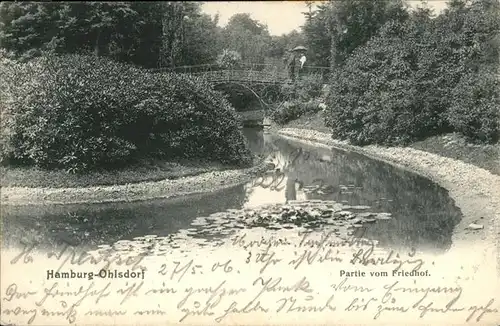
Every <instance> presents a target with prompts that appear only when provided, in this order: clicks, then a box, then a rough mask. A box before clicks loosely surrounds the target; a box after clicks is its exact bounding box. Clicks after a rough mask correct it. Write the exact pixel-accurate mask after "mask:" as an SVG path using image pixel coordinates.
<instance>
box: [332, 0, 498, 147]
mask: <svg viewBox="0 0 500 326" xmlns="http://www.w3.org/2000/svg"><path fill="white" fill-rule="evenodd" d="M453 6H454V7H452V8H451V9H450V10H449V11H446V12H445V14H444V15H442V16H440V17H438V18H436V19H435V20H433V19H430V17H429V15H428V12H426V11H425V10H420V11H417V12H416V13H414V14H413V15H412V16H411V17H410V18H409V19H408V20H407V21H405V22H399V21H389V22H388V23H386V24H385V25H384V26H383V27H382V28H381V30H380V32H379V33H378V34H377V35H376V36H375V37H373V38H372V39H371V40H370V41H369V42H368V43H367V44H366V45H365V46H363V47H361V48H358V49H357V50H356V51H354V53H353V55H352V56H351V57H349V58H348V59H347V60H346V62H345V64H344V65H343V66H342V67H340V68H339V69H337V71H336V72H334V76H333V78H332V80H331V89H330V93H329V96H328V98H327V105H328V107H329V112H328V114H327V117H326V121H325V122H326V125H327V126H328V127H329V128H331V130H332V133H333V136H334V137H335V138H340V139H348V140H350V141H351V142H352V143H354V144H358V145H365V144H371V143H378V144H386V145H395V144H408V143H410V142H412V141H415V140H418V139H422V138H426V137H428V136H432V135H437V134H442V133H445V132H451V131H458V132H460V133H462V134H464V135H466V136H468V137H469V138H471V139H473V140H477V141H481V142H492V141H496V140H497V139H498V107H499V106H498V86H497V85H498V83H497V82H496V81H495V76H494V74H485V73H483V71H488V70H493V71H496V65H498V53H499V52H498V44H497V45H495V43H494V42H492V41H493V39H494V35H496V34H497V33H498V31H500V20H498V19H491V17H492V15H494V13H495V12H496V11H494V10H493V9H491V8H492V7H489V6H490V4H489V2H488V1H487V0H484V1H475V2H474V3H473V4H472V5H471V6H469V7H466V6H461V5H460V4H459V3H458V2H457V3H455V4H454V5H453ZM490 9H491V10H490Z"/></svg>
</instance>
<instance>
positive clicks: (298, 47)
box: [292, 45, 307, 52]
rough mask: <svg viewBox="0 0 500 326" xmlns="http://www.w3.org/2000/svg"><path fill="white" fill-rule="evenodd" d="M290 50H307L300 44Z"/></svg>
mask: <svg viewBox="0 0 500 326" xmlns="http://www.w3.org/2000/svg"><path fill="white" fill-rule="evenodd" d="M292 51H294V52H295V51H307V48H306V47H305V46H302V45H299V46H296V47H294V48H293V49H292Z"/></svg>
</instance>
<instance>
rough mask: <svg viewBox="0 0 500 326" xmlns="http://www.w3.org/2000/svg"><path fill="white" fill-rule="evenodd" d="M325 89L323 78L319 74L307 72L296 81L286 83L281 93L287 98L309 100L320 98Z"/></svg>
mask: <svg viewBox="0 0 500 326" xmlns="http://www.w3.org/2000/svg"><path fill="white" fill-rule="evenodd" d="M322 91H323V79H322V77H321V75H319V74H307V75H303V76H301V77H300V78H298V79H297V80H296V81H295V82H294V83H291V84H284V85H283V86H282V87H281V93H282V94H283V95H284V97H285V98H288V99H296V100H300V101H302V102H307V101H310V100H312V99H316V98H319V97H320V96H321V94H322Z"/></svg>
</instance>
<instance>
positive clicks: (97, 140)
mask: <svg viewBox="0 0 500 326" xmlns="http://www.w3.org/2000/svg"><path fill="white" fill-rule="evenodd" d="M2 64H3V65H2V68H1V69H2V71H5V72H6V75H7V78H6V79H7V83H8V85H9V88H8V91H7V92H6V93H7V95H6V96H4V97H3V98H2V100H3V102H4V103H3V104H4V105H3V106H5V114H6V115H7V116H9V119H7V122H6V123H5V124H6V125H7V126H8V128H7V129H8V132H6V133H4V135H3V136H4V137H3V139H4V144H5V146H3V153H4V156H6V157H7V158H8V159H9V162H11V163H17V164H24V165H36V166H39V167H43V168H64V169H67V170H68V171H72V172H78V171H86V170H90V169H95V168H98V167H108V168H115V167H117V166H123V165H127V164H128V163H131V162H133V161H135V160H136V159H139V158H145V157H155V158H164V159H179V158H190V159H208V160H215V161H220V162H222V163H228V164H237V163H243V164H246V163H249V162H250V159H251V157H250V153H249V150H248V149H247V147H246V144H245V140H244V138H243V135H242V134H241V132H240V131H239V125H238V121H237V118H236V115H235V111H234V109H233V108H232V107H231V106H230V104H229V103H228V102H227V100H225V98H224V97H223V96H222V95H221V94H220V93H218V92H216V91H214V90H213V89H212V87H211V86H210V85H209V84H207V83H205V82H203V81H201V80H194V79H190V78H189V77H186V76H178V75H172V74H153V73H148V72H145V71H143V70H140V69H137V68H134V67H132V66H128V65H124V64H120V63H117V62H113V61H111V60H109V59H105V58H95V57H86V56H78V55H71V56H63V57H41V58H38V59H35V60H33V61H31V62H29V63H27V64H16V63H11V64H9V63H7V62H5V61H4V62H3V63H2ZM2 113H4V112H2ZM2 133H3V131H2Z"/></svg>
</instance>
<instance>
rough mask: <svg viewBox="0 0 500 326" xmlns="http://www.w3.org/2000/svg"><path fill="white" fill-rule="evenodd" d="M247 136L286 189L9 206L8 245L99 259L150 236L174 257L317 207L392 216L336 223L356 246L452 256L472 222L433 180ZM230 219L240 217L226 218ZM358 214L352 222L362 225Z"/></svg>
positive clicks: (262, 185) (257, 185) (262, 186)
mask: <svg viewBox="0 0 500 326" xmlns="http://www.w3.org/2000/svg"><path fill="white" fill-rule="evenodd" d="M244 133H245V136H246V137H247V139H248V142H249V145H250V147H251V149H252V151H253V152H255V153H257V154H259V155H264V156H265V157H267V160H268V161H269V162H272V164H269V166H270V172H269V173H268V175H269V176H272V175H273V174H276V175H278V176H279V177H278V178H276V179H275V180H279V181H280V182H275V184H274V186H272V185H269V184H270V183H269V182H268V181H267V179H266V180H263V179H264V178H259V179H258V180H253V181H252V182H249V183H247V184H243V185H239V186H236V187H232V188H229V189H224V190H220V191H216V192H213V193H207V194H196V195H190V196H183V197H178V198H172V199H163V200H151V201H144V202H133V203H113V204H99V205H97V204H88V205H53V206H43V207H29V206H25V207H2V229H3V233H2V234H3V239H2V242H3V246H4V247H15V246H18V245H19V242H20V241H37V242H38V243H39V245H40V246H41V247H42V248H46V249H47V250H54V249H55V247H59V246H61V245H63V244H68V243H69V244H71V245H72V246H74V247H76V248H79V249H82V250H93V249H95V248H96V247H98V246H99V247H103V246H104V247H106V246H108V245H112V244H114V243H116V242H121V243H126V242H127V240H130V241H136V240H137V239H144V237H145V236H146V237H151V238H154V237H158V239H160V238H162V239H163V240H164V242H165V243H167V244H168V245H169V246H172V247H174V248H175V246H177V247H179V246H182V242H179V241H180V239H184V241H191V240H193V241H194V239H198V240H199V241H198V240H197V241H198V242H199V244H200V245H210V244H214V243H218V242H224V241H225V239H228V238H229V237H230V236H231V235H232V234H233V233H234V232H236V231H237V230H239V229H243V228H258V227H260V228H262V232H266V231H265V229H266V228H267V227H269V229H272V228H274V229H275V228H276V227H277V228H279V227H280V223H276V221H275V222H274V223H267V224H266V223H260V222H259V223H260V224H259V223H257V222H255V223H254V224H251V223H247V222H245V221H243V220H242V221H236V222H235V221H234V216H233V217H231V214H233V215H234V214H237V212H246V213H249V212H250V213H251V212H252V210H253V209H258V207H260V206H262V205H266V204H269V205H272V204H283V205H285V204H288V205H300V203H301V202H303V201H312V203H320V204H323V203H329V204H334V205H336V206H335V207H337V208H339V207H340V209H338V210H337V212H338V211H340V210H342V212H340V213H345V214H346V215H345V216H347V215H349V214H351V215H352V214H354V215H355V214H359V215H360V216H361V215H362V214H364V215H363V216H365V217H367V216H375V217H376V216H386V217H390V218H381V219H376V218H374V219H371V220H370V222H371V223H362V222H359V223H357V222H353V223H351V224H352V225H344V223H340V222H342V221H340V222H338V223H337V222H336V223H337V224H335V225H337V229H338V228H339V225H344V226H345V228H346V229H349V231H348V232H349V233H348V234H349V235H353V236H354V237H357V236H362V237H363V238H367V239H373V240H376V241H377V243H378V245H379V246H381V247H386V248H391V249H392V248H395V249H396V248H398V249H401V248H405V249H406V248H417V249H418V250H422V251H433V252H444V251H446V250H447V249H448V248H449V247H450V245H451V235H452V232H453V229H454V227H455V225H456V224H457V223H458V222H459V221H460V219H461V217H462V214H461V212H460V210H459V209H458V208H457V207H456V206H455V204H454V202H453V200H452V199H451V198H450V197H449V196H448V193H447V191H446V190H445V189H443V188H441V187H439V186H438V185H436V184H434V183H432V182H431V181H429V180H427V179H425V178H423V177H420V176H418V175H415V174H412V173H409V172H406V171H403V170H400V169H398V168H395V167H392V166H390V165H388V164H385V163H382V162H378V161H374V160H371V159H369V158H366V157H363V156H362V155H357V154H353V153H348V152H344V151H339V150H334V149H328V148H317V147H312V146H308V145H305V144H303V143H300V142H296V141H291V140H288V139H284V138H282V137H279V136H277V135H273V134H267V133H264V132H263V131H261V130H255V129H245V130H244ZM269 180H271V181H272V178H270V179H269ZM277 183H279V185H276V184H277ZM325 207H326V206H325ZM330 207H333V206H330ZM294 209H297V208H294ZM300 209H301V208H299V210H300ZM228 210H229V212H231V213H227V214H222V213H220V212H224V211H228ZM330 211H331V209H330ZM360 212H361V213H360ZM217 213H219V214H217ZM384 214H385V215H384ZM250 215H251V214H250ZM354 215H352V216H351V217H350V218H353V220H354ZM332 216H333V215H332ZM240 218H244V216H243V215H242V216H240ZM288 224H289V225H288ZM288 224H287V228H292V227H294V225H296V227H297V228H302V229H303V228H308V227H311V228H316V229H317V228H325V229H328V228H331V227H333V226H332V225H329V224H322V225H319V224H318V223H316V224H315V223H302V222H301V223H295V224H294V223H291V224H290V223H288ZM353 225H354V226H355V227H354V228H353V227H352V226H353ZM340 228H342V226H340ZM134 239H136V240H134ZM178 240H179V241H178Z"/></svg>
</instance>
